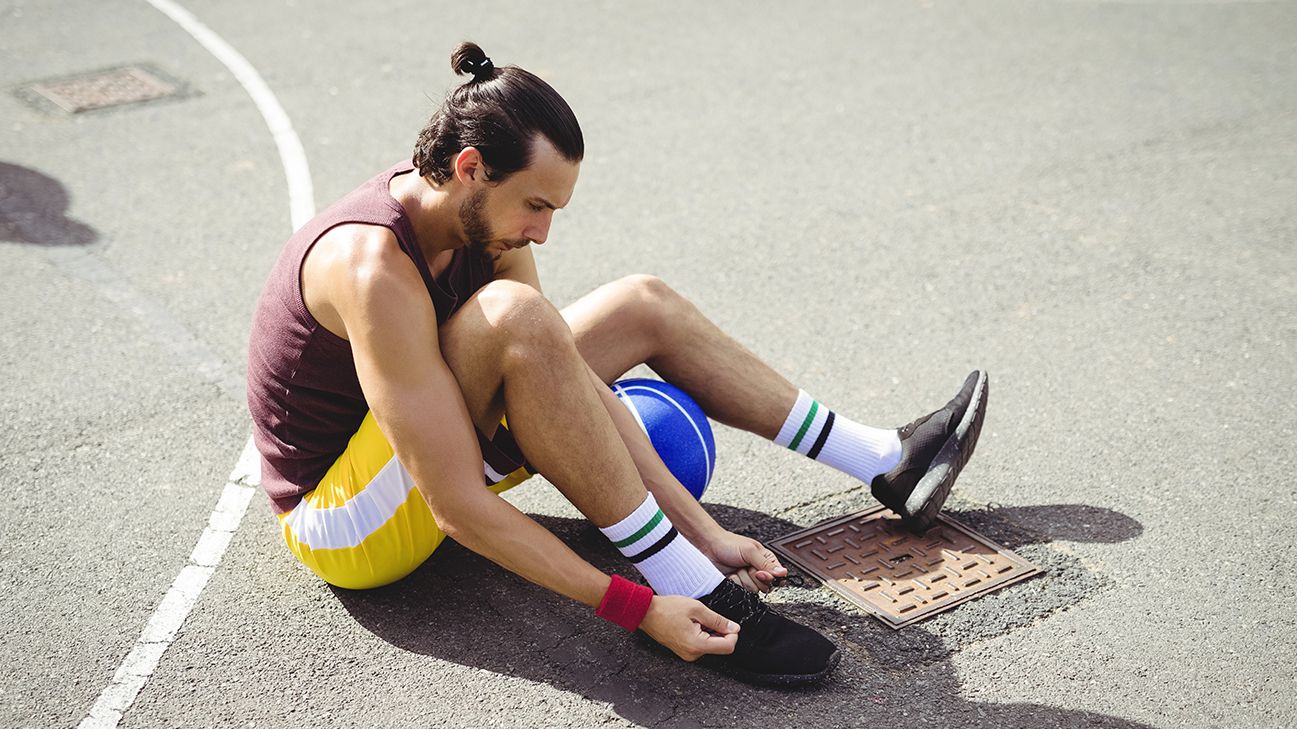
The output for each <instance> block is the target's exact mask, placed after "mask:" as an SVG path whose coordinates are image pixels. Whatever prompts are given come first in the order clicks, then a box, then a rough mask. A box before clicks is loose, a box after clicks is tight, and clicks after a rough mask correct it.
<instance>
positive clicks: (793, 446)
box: [788, 400, 820, 451]
mask: <svg viewBox="0 0 1297 729" xmlns="http://www.w3.org/2000/svg"><path fill="white" fill-rule="evenodd" d="M819 409H820V403H819V401H818V400H811V411H810V412H808V413H806V420H804V421H802V429H801V430H799V431H797V437H796V438H793V442H792V443H789V444H788V450H790V451H795V450H797V444H798V443H801V442H802V438H803V437H804V436H805V435H806V431H807V430H810V427H811V423H813V422H814V421H815V411H816V410H819Z"/></svg>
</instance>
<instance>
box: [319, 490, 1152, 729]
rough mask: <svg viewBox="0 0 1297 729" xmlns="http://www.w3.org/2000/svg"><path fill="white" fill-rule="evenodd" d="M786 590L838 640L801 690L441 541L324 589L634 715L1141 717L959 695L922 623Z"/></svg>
mask: <svg viewBox="0 0 1297 729" xmlns="http://www.w3.org/2000/svg"><path fill="white" fill-rule="evenodd" d="M707 506H708V510H709V511H710V512H711V513H712V514H713V516H715V517H716V519H717V521H719V522H720V523H721V524H723V525H726V526H727V527H728V528H731V529H735V528H739V529H741V530H742V531H745V532H747V533H750V534H752V535H753V536H756V537H758V538H769V537H772V536H776V535H779V534H784V533H787V532H790V531H793V530H795V529H799V528H801V527H800V525H798V524H795V523H792V522H789V521H785V520H783V519H778V518H775V517H771V516H768V515H765V514H760V513H758V512H754V511H749V510H745V509H738V508H734V507H729V506H721V505H715V504H709V505H707ZM952 515H953V516H955V517H956V518H958V519H960V520H961V521H965V522H966V523H968V524H970V525H971V526H973V527H974V528H975V529H978V530H979V531H982V532H983V533H984V534H987V535H988V536H991V537H992V538H994V539H997V540H999V541H1001V543H1002V544H1006V545H1007V546H1010V547H1011V548H1018V547H1022V546H1024V545H1029V544H1043V543H1047V542H1049V541H1052V540H1054V539H1068V540H1072V541H1094V542H1103V543H1113V542H1119V541H1123V540H1125V539H1130V538H1132V537H1134V536H1137V535H1138V534H1140V533H1141V532H1142V527H1141V526H1140V525H1139V523H1138V522H1136V521H1135V520H1133V519H1130V518H1129V517H1126V516H1125V515H1123V514H1119V513H1117V512H1114V511H1111V510H1108V509H1100V508H1095V507H1089V506H1082V505H1059V506H1030V507H1011V508H987V509H977V510H968V511H964V512H956V513H953V514H952ZM534 518H536V520H537V521H538V522H540V523H541V524H542V525H543V526H545V527H546V528H548V529H550V530H551V531H553V532H554V533H555V534H557V535H558V536H559V537H560V538H562V539H564V541H566V542H567V543H568V544H569V545H571V546H572V548H573V549H575V550H576V551H577V552H578V553H579V554H581V555H582V557H584V558H585V559H587V560H589V561H590V562H591V563H592V564H594V565H595V566H597V567H599V568H600V569H603V570H605V571H607V572H618V573H620V574H622V575H623V576H626V577H628V578H631V579H638V577H637V576H636V575H635V574H634V573H633V571H631V570H630V568H629V566H628V565H627V564H625V562H624V560H622V559H621V558H620V556H619V555H618V554H617V553H616V551H615V550H613V549H612V548H611V547H610V546H609V545H608V543H607V541H606V540H605V539H603V538H602V536H601V535H600V534H599V533H598V532H597V531H596V530H595V529H594V528H593V527H591V526H590V525H589V524H588V523H586V522H584V521H582V520H579V519H562V518H555V517H546V516H539V517H534ZM1044 579H1049V577H1048V576H1046V577H1045V578H1044ZM1030 582H1031V581H1029V582H1028V583H1023V584H1030ZM812 584H813V583H812ZM788 589H789V592H791V593H794V598H793V600H791V601H790V600H785V599H783V598H782V597H781V598H780V600H779V602H780V605H779V607H778V609H780V610H781V611H783V612H784V613H786V614H788V615H789V616H790V617H793V618H795V619H798V620H800V621H803V622H806V623H808V624H809V625H811V626H814V627H816V628H818V629H820V630H822V631H823V632H825V633H826V634H827V635H829V637H830V638H831V639H833V640H834V641H835V642H837V643H838V644H839V646H841V647H842V648H843V650H844V657H843V661H842V664H841V665H840V666H839V668H838V670H837V672H836V673H835V674H834V675H833V676H832V677H831V678H830V679H829V680H827V681H826V682H824V683H823V684H821V685H819V686H816V687H813V688H810V689H802V690H798V691H788V690H776V689H764V688H757V687H752V686H747V685H745V684H741V683H738V682H735V681H733V680H731V679H729V678H726V677H724V676H721V675H719V674H716V673H714V672H711V671H708V670H705V669H702V668H700V667H695V666H691V665H688V664H686V663H684V662H682V661H680V660H679V659H677V658H676V657H675V656H673V655H671V654H669V653H667V652H666V651H665V650H664V649H662V648H660V647H658V646H656V645H655V644H653V643H652V641H650V640H648V639H647V638H645V637H644V636H643V634H636V635H635V636H631V635H628V634H626V633H624V632H622V631H620V630H618V629H616V628H614V627H613V626H610V625H608V624H606V623H605V622H604V621H602V620H599V619H597V618H595V617H594V616H593V615H591V614H590V611H589V610H588V609H586V608H585V607H584V606H582V605H579V604H576V603H573V602H571V601H569V600H566V599H563V598H561V597H559V596H557V595H554V594H553V593H551V592H549V591H547V590H545V589H543V588H540V587H537V586H535V585H532V584H531V583H528V582H526V581H524V580H522V579H520V578H518V577H516V576H515V575H512V574H510V573H508V572H506V571H504V570H502V569H500V568H498V567H496V566H494V565H492V564H491V563H490V562H488V561H486V560H484V559H483V558H481V557H479V556H477V555H476V554H473V553H471V552H469V551H467V550H465V549H463V548H462V547H459V546H458V545H456V544H453V543H450V542H449V541H448V542H447V543H446V544H445V545H443V546H442V547H441V548H440V549H439V550H438V551H437V553H436V554H435V555H434V556H433V558H432V559H430V560H429V561H428V563H426V564H425V565H424V566H423V567H421V568H420V569H419V570H417V571H416V572H415V573H414V574H412V575H410V576H409V577H407V578H406V579H405V580H403V581H401V582H399V583H397V584H395V585H391V586H389V587H385V588H381V589H378V590H370V591H365V592H351V591H347V590H340V589H335V590H334V593H335V594H336V595H337V598H338V600H339V601H340V602H341V603H342V605H343V606H344V607H345V608H346V609H347V611H348V612H350V613H351V615H352V616H353V617H355V619H356V620H357V621H358V622H359V623H360V624H361V625H362V626H364V627H365V628H366V629H368V630H369V631H371V632H373V633H374V634H375V635H377V636H379V637H380V638H382V639H383V640H386V641H387V642H389V643H391V644H393V645H395V646H397V647H399V648H402V649H404V650H409V651H413V652H417V653H420V654H426V655H431V656H435V657H437V658H440V659H442V660H446V661H451V662H454V663H458V664H461V665H465V666H472V667H476V668H481V669H485V670H488V671H491V672H493V673H499V674H502V675H506V676H515V677H519V678H524V679H527V680H529V681H535V682H539V683H546V684H549V685H551V686H553V687H555V688H558V689H561V690H563V691H567V692H572V693H576V694H579V695H581V696H584V697H586V698H588V699H591V700H593V701H599V702H607V703H609V704H611V705H612V707H613V708H614V710H615V711H616V712H617V713H618V714H619V715H620V716H622V717H623V718H625V719H626V720H628V721H631V722H633V723H636V724H640V725H659V724H665V725H668V726H701V725H704V724H708V725H710V724H715V723H731V720H732V722H733V723H742V722H744V721H745V720H746V719H747V718H750V719H751V720H755V721H757V722H759V724H760V725H761V726H778V727H782V726H790V727H791V726H820V727H857V726H865V725H871V724H872V725H878V726H889V725H901V724H904V725H914V724H916V723H925V724H928V725H932V726H942V727H952V726H997V727H1042V726H1059V727H1072V726H1075V727H1081V726H1084V727H1136V726H1144V725H1142V724H1137V723H1133V722H1130V721H1126V720H1123V719H1119V718H1116V717H1111V716H1105V715H1100V714H1093V713H1089V712H1084V711H1073V710H1068V709H1061V708H1057V707H1051V706H1043V705H1038V704H989V703H979V702H975V701H968V700H966V699H964V698H963V697H962V696H961V695H960V693H961V692H960V686H959V682H958V679H957V678H956V675H955V671H954V669H953V666H952V664H951V661H950V656H951V654H952V653H953V652H954V650H955V649H957V646H955V647H952V646H949V645H945V641H943V639H942V638H941V637H939V636H937V635H933V634H931V633H928V632H925V631H922V630H913V629H907V630H902V631H895V632H894V631H892V630H891V629H890V628H886V627H884V626H882V625H881V624H880V623H877V622H876V621H874V620H873V619H871V618H868V617H865V616H864V615H863V614H862V613H859V612H856V611H854V610H852V609H850V608H847V607H845V606H844V605H842V604H841V603H839V602H837V600H836V599H835V598H832V597H831V596H829V594H828V591H827V590H825V589H823V588H814V587H813V588H788ZM1014 589H1019V588H1018V587H1011V588H1008V589H1006V590H1005V591H1003V592H1004V593H1006V594H1008V598H1007V599H1012V594H1011V593H1012V590H1014ZM778 592H782V590H780V591H777V593H776V594H778ZM799 597H804V599H798V598H799ZM884 646H887V647H888V649H886V650H884V649H883V648H884ZM433 680H435V679H433Z"/></svg>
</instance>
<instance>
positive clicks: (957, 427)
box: [869, 370, 990, 531]
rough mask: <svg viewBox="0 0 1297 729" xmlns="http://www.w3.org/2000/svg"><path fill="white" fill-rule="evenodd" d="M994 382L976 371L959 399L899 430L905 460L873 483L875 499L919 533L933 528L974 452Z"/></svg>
mask: <svg viewBox="0 0 1297 729" xmlns="http://www.w3.org/2000/svg"><path fill="white" fill-rule="evenodd" d="M989 386H990V382H989V380H988V379H987V376H986V373H985V372H980V371H977V370H974V371H973V373H972V374H970V375H969V376H968V379H966V380H964V386H963V388H961V389H960V390H959V394H958V395H955V398H954V399H953V400H951V401H950V402H948V403H946V406H945V407H944V408H942V409H940V410H938V411H936V412H935V413H929V414H928V415H924V416H923V417H921V418H919V419H918V420H915V421H914V422H912V423H910V424H908V425H906V426H905V427H903V428H901V462H900V463H899V464H897V466H896V468H893V469H892V470H890V471H888V472H887V473H884V474H883V475H881V476H878V477H876V478H875V479H874V480H873V481H872V482H870V484H869V488H870V491H872V492H873V494H874V498H875V499H878V500H879V501H881V502H883V505H885V506H886V507H887V508H889V509H891V510H892V511H894V512H896V513H897V514H900V515H901V517H903V518H904V521H905V525H906V526H908V527H910V528H911V529H913V530H915V531H923V530H925V529H927V528H928V527H930V526H932V522H933V521H935V520H936V518H937V512H939V511H941V506H942V504H945V503H946V497H947V496H949V495H950V489H951V487H952V486H954V485H955V479H956V478H957V477H958V476H959V471H960V470H961V469H962V468H963V467H964V464H965V463H967V462H968V458H969V456H971V455H973V448H974V447H975V446H976V445H977V436H978V435H980V434H981V432H982V420H983V418H985V417H986V394H987V389H988V388H989Z"/></svg>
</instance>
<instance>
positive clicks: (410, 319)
mask: <svg viewBox="0 0 1297 729" xmlns="http://www.w3.org/2000/svg"><path fill="white" fill-rule="evenodd" d="M331 272H332V274H333V275H332V276H330V277H329V278H330V280H329V285H328V286H327V288H328V289H329V298H330V301H331V304H332V305H333V307H334V308H335V309H336V311H337V312H338V314H339V316H340V317H341V319H342V321H343V324H344V328H345V330H346V336H347V338H348V339H349V340H350V341H351V347H352V352H353V355H354V358H355V362H356V374H357V376H358V377H359V379H360V385H361V389H362V390H363V391H364V393H365V398H366V400H367V401H368V403H369V406H370V409H371V410H372V411H373V413H374V419H375V420H376V421H377V422H378V426H379V428H380V429H381V430H382V431H383V434H384V435H385V436H386V437H387V439H388V441H389V442H390V443H391V444H392V446H393V450H394V451H395V452H396V455H397V458H398V459H400V461H401V463H402V465H404V466H405V468H406V469H407V470H408V471H409V472H410V474H411V476H412V477H413V479H414V482H415V484H416V487H417V488H418V489H419V492H420V493H421V494H422V495H423V497H424V499H425V500H426V501H427V503H428V506H429V509H430V510H431V511H432V515H433V518H434V519H435V520H436V522H437V525H438V526H439V527H441V529H442V531H444V532H445V533H446V534H447V535H448V536H450V537H451V538H452V539H454V540H455V541H457V542H459V543H460V544H462V545H464V546H465V547H467V548H468V549H471V550H472V551H474V552H476V553H478V554H480V555H482V556H484V557H486V558H487V559H490V560H491V561H492V562H495V563H496V564H498V565H500V566H502V567H504V568H505V569H508V570H509V571H511V572H513V573H515V574H517V575H519V576H521V577H523V578H524V579H527V580H529V581H531V582H534V583H536V584H538V585H540V586H542V587H545V588H548V589H550V590H553V591H554V592H557V593H559V594H562V595H565V596H567V597H570V598H572V599H574V600H578V601H580V602H582V603H585V604H586V605H589V606H591V607H595V606H597V605H599V603H600V601H601V599H602V598H603V596H604V593H605V592H606V591H607V589H608V585H609V583H610V579H609V577H608V576H607V575H605V574H603V573H602V572H600V571H599V570H598V569H596V568H595V567H594V566H592V565H591V564H589V563H588V562H586V561H585V560H583V559H582V558H581V557H580V556H579V555H577V554H576V553H575V552H573V551H572V550H571V549H569V548H568V546H567V545H566V544H564V543H563V542H562V541H561V540H559V539H558V538H557V537H555V536H554V535H553V534H551V533H550V532H549V531H548V530H546V529H545V528H544V527H542V526H540V525H539V524H537V523H536V522H535V521H533V520H532V519H530V518H529V517H528V516H527V515H525V514H523V513H522V512H520V511H518V510H517V509H516V508H514V506H513V505H512V504H510V503H509V502H507V501H505V500H504V499H502V498H501V497H500V496H499V495H497V494H495V493H493V492H492V491H490V490H489V489H487V488H486V487H485V486H484V485H483V483H482V454H481V451H480V450H479V448H478V445H477V439H476V437H475V435H474V430H473V423H472V420H471V418H470V417H469V414H468V407H467V406H466V405H465V404H464V399H463V394H462V393H461V391H460V389H459V383H458V381H456V380H455V378H454V375H453V373H452V372H451V371H450V367H449V366H448V365H447V364H446V362H445V360H444V359H443V358H442V356H441V351H440V348H439V346H438V336H437V319H436V313H435V311H434V309H433V307H432V303H431V301H429V299H428V295H427V291H426V289H425V288H424V285H423V281H422V279H421V278H420V277H419V274H418V272H417V271H416V270H415V268H414V265H413V263H412V262H411V261H410V260H409V258H407V257H406V256H405V254H404V253H402V252H401V251H400V249H399V248H398V247H397V244H396V240H395V238H394V237H393V236H392V235H391V233H390V232H387V231H383V232H381V233H375V234H372V235H370V236H369V237H368V238H366V239H365V240H364V241H363V242H361V243H359V244H357V245H356V246H354V247H353V253H352V255H350V256H349V258H348V259H344V260H340V261H339V265H337V266H335V267H333V269H332V271H331ZM641 627H642V628H643V629H644V631H645V632H647V633H648V634H649V635H650V636H652V637H653V638H654V639H656V640H657V641H658V642H660V643H662V644H663V645H665V646H667V647H668V648H669V649H671V650H672V651H674V652H675V653H676V654H677V655H679V656H680V657H682V658H684V659H686V660H694V659H696V658H698V657H699V656H701V655H703V654H706V653H730V652H732V651H733V650H734V645H735V644H736V641H737V640H738V633H737V631H738V626H737V625H733V624H731V623H730V622H729V621H728V620H727V619H725V618H723V617H722V616H720V615H718V614H716V613H714V612H712V611H711V610H709V609H707V608H706V607H705V606H703V605H702V604H701V603H699V602H697V601H696V600H690V599H688V598H685V597H681V596H673V595H667V596H661V595H658V596H654V597H653V598H652V601H651V602H650V604H649V611H648V614H647V615H645V616H644V620H643V622H642V623H641ZM709 631H711V632H709Z"/></svg>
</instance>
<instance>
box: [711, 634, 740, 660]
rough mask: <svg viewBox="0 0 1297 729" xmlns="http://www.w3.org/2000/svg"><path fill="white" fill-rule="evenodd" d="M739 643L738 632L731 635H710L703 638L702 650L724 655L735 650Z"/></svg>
mask: <svg viewBox="0 0 1297 729" xmlns="http://www.w3.org/2000/svg"><path fill="white" fill-rule="evenodd" d="M738 644H739V634H738V633H730V634H729V635H709V636H707V637H706V638H704V639H703V645H702V652H703V653H715V654H717V655H722V656H724V655H729V654H730V653H733V652H734V646H736V645H738Z"/></svg>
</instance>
